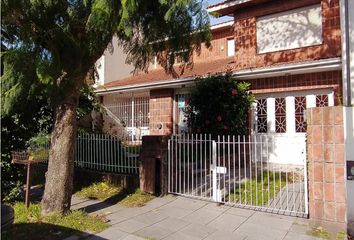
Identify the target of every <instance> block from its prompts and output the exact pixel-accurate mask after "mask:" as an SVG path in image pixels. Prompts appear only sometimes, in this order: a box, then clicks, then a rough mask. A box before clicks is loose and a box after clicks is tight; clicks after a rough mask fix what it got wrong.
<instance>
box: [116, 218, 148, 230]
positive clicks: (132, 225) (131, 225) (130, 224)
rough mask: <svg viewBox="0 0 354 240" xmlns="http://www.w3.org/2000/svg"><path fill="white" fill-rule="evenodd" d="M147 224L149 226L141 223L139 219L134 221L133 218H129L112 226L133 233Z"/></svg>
mask: <svg viewBox="0 0 354 240" xmlns="http://www.w3.org/2000/svg"><path fill="white" fill-rule="evenodd" d="M147 226H149V225H148V224H146V223H142V222H139V221H136V220H133V219H129V220H126V221H124V222H121V223H118V224H116V225H114V227H113V228H116V229H120V230H122V231H124V232H128V233H133V232H136V231H138V230H140V229H142V228H144V227H147Z"/></svg>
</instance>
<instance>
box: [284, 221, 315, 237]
mask: <svg viewBox="0 0 354 240" xmlns="http://www.w3.org/2000/svg"><path fill="white" fill-rule="evenodd" d="M309 230H311V228H310V227H309V226H308V225H305V224H298V223H293V225H291V227H290V230H289V231H290V232H293V233H297V234H305V235H306V234H307V231H309Z"/></svg>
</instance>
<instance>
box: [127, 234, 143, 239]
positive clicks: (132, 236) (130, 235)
mask: <svg viewBox="0 0 354 240" xmlns="http://www.w3.org/2000/svg"><path fill="white" fill-rule="evenodd" d="M122 240H146V238H142V237H139V236H136V235H132V234H129V235H128V236H126V237H124V238H123V239H122Z"/></svg>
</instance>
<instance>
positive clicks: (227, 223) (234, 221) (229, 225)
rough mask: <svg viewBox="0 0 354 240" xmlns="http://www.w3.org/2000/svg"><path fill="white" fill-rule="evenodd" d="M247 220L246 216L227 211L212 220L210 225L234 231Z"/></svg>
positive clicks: (226, 230)
mask: <svg viewBox="0 0 354 240" xmlns="http://www.w3.org/2000/svg"><path fill="white" fill-rule="evenodd" d="M246 220H247V218H245V217H241V216H236V215H232V214H227V213H225V214H222V215H220V216H219V217H218V218H216V219H215V220H213V221H211V222H210V223H209V224H208V226H213V227H214V228H217V229H218V230H222V231H225V232H233V231H234V230H235V229H236V228H238V227H239V226H240V225H241V224H242V223H243V222H245V221H246Z"/></svg>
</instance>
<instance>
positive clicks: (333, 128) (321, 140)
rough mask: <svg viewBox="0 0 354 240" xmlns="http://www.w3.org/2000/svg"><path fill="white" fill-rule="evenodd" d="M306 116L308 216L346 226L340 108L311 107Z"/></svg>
mask: <svg viewBox="0 0 354 240" xmlns="http://www.w3.org/2000/svg"><path fill="white" fill-rule="evenodd" d="M307 116H308V117H307V125H308V127H307V141H308V145H307V146H308V150H307V151H308V152H307V154H308V176H309V179H308V180H309V214H310V217H311V218H312V219H317V220H325V221H332V222H337V223H345V222H346V176H345V157H344V129H343V107H341V106H337V107H325V108H312V109H309V110H308V111H307Z"/></svg>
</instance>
